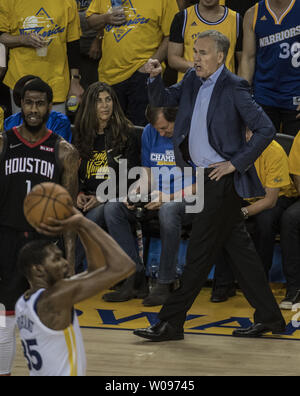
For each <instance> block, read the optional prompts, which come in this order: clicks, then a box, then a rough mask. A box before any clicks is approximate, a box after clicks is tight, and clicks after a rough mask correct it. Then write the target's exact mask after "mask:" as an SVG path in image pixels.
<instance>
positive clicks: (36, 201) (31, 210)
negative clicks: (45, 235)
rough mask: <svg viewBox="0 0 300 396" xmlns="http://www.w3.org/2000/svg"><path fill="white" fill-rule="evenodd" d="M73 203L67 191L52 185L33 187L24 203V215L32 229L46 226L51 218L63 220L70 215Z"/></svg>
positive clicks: (44, 184) (45, 184)
mask: <svg viewBox="0 0 300 396" xmlns="http://www.w3.org/2000/svg"><path fill="white" fill-rule="evenodd" d="M72 208H73V201H72V198H71V196H70V194H69V193H68V191H67V190H66V189H65V188H64V187H62V186H60V185H59V184H54V183H42V184H38V185H37V186H35V187H34V188H33V189H32V191H31V192H30V193H29V194H28V195H27V197H26V198H25V201H24V214H25V217H26V219H27V221H28V223H29V224H30V225H31V226H32V227H34V228H35V227H39V225H40V224H41V223H44V224H47V219H48V218H49V217H52V218H54V219H57V220H65V219H67V218H69V217H70V216H71V215H72Z"/></svg>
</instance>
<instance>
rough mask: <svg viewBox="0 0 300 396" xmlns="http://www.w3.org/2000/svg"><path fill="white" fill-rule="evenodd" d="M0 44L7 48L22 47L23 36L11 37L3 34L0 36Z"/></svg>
mask: <svg viewBox="0 0 300 396" xmlns="http://www.w3.org/2000/svg"><path fill="white" fill-rule="evenodd" d="M0 43H2V44H4V45H5V46H6V47H7V48H16V47H22V46H23V45H24V36H22V35H18V36H12V35H11V34H8V33H3V34H1V36H0Z"/></svg>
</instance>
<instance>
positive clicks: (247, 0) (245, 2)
mask: <svg viewBox="0 0 300 396" xmlns="http://www.w3.org/2000/svg"><path fill="white" fill-rule="evenodd" d="M257 2H258V0H242V1H241V0H220V5H225V6H226V7H228V8H230V9H231V10H234V11H237V12H238V13H239V14H240V15H242V17H243V16H244V15H245V13H246V11H248V10H249V8H251V7H253V6H254V5H255V4H256V3H257Z"/></svg>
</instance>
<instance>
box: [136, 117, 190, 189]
mask: <svg viewBox="0 0 300 396" xmlns="http://www.w3.org/2000/svg"><path fill="white" fill-rule="evenodd" d="M142 166H144V167H147V168H151V171H152V174H153V176H154V178H155V180H156V189H157V190H159V191H163V192H164V193H166V194H172V193H174V192H176V191H179V190H182V189H183V188H184V187H187V186H190V185H191V184H193V182H194V179H193V177H188V176H187V177H183V176H184V175H183V172H182V171H181V169H180V168H178V167H176V161H175V154H174V145H173V141H172V138H167V137H162V136H160V134H159V133H158V132H157V130H156V129H155V128H154V127H153V126H152V125H150V124H148V125H147V126H146V127H145V129H144V132H143V136H142ZM170 171H172V172H171V173H170ZM190 171H191V169H190Z"/></svg>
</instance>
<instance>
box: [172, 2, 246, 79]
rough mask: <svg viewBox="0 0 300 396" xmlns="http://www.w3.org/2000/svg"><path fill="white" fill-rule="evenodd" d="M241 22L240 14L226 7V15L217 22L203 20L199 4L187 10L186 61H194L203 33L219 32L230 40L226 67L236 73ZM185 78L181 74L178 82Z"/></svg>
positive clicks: (184, 55)
mask: <svg viewBox="0 0 300 396" xmlns="http://www.w3.org/2000/svg"><path fill="white" fill-rule="evenodd" d="M239 21H240V17H239V14H238V13H237V12H235V11H232V10H230V9H229V8H227V7H224V15H223V17H222V18H221V19H220V20H219V21H217V22H209V21H206V20H205V19H204V18H202V16H201V15H200V13H199V10H198V5H197V4H196V5H195V6H192V7H189V8H188V9H187V10H185V21H184V31H183V38H184V53H183V57H184V59H185V60H187V61H190V62H192V61H193V60H194V43H195V41H196V40H197V38H198V36H199V35H200V34H201V33H203V32H205V31H206V30H217V31H218V32H220V33H222V34H224V35H225V36H226V37H228V39H229V40H230V49H229V53H228V56H227V61H226V67H227V68H228V69H229V70H230V71H231V72H233V73H235V50H236V44H237V40H238V37H239V33H240V29H242V26H239V25H240V23H239ZM183 76H184V73H179V74H178V80H179V81H181V80H182V78H183Z"/></svg>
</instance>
